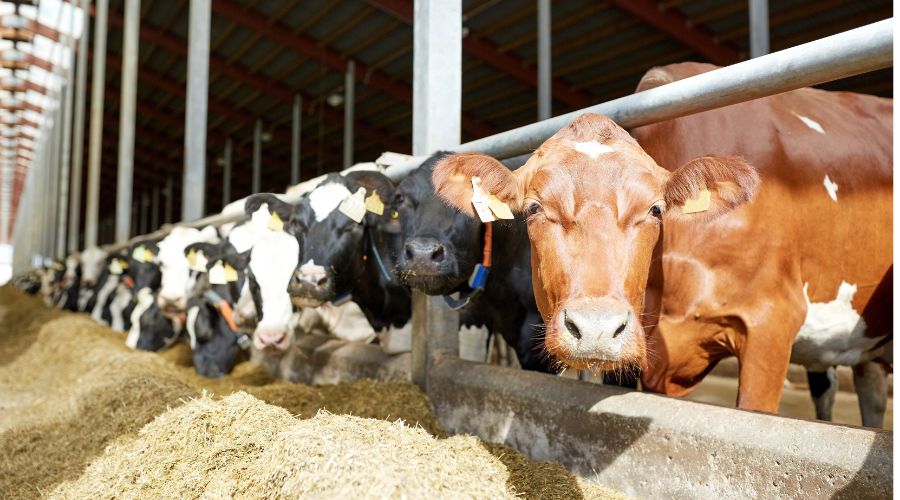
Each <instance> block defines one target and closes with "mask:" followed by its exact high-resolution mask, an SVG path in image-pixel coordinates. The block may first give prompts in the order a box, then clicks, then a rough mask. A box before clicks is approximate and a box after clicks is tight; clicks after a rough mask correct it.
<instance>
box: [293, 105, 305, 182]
mask: <svg viewBox="0 0 900 500" xmlns="http://www.w3.org/2000/svg"><path fill="white" fill-rule="evenodd" d="M302 114H303V98H302V97H300V94H297V95H295V96H294V114H293V117H292V120H291V185H293V184H297V183H299V182H300V127H301V123H300V120H301V117H302Z"/></svg>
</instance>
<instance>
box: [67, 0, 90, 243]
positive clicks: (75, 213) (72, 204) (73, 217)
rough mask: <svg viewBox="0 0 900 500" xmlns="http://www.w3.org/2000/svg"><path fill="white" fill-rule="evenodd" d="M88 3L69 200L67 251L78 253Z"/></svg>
mask: <svg viewBox="0 0 900 500" xmlns="http://www.w3.org/2000/svg"><path fill="white" fill-rule="evenodd" d="M90 3H91V2H90V0H82V1H81V2H80V7H81V9H82V31H81V39H80V40H78V63H77V67H76V72H77V75H76V82H75V115H74V117H73V120H72V121H73V129H72V172H71V177H72V195H71V197H70V199H69V251H70V252H76V251H78V235H79V234H80V232H81V170H82V163H83V161H84V104H85V98H86V97H87V73H88V57H87V56H88V54H87V53H88V41H89V40H88V38H89V37H88V35H89V34H90V23H91V15H90Z"/></svg>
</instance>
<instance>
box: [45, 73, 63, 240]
mask: <svg viewBox="0 0 900 500" xmlns="http://www.w3.org/2000/svg"><path fill="white" fill-rule="evenodd" d="M57 67H58V66H57ZM56 75H57V76H59V73H58V72H57V73H56ZM62 93H63V88H62V87H61V86H60V88H59V89H58V90H57V92H56V96H55V97H56V102H55V106H56V109H55V110H54V112H53V131H52V135H51V137H52V139H53V141H52V142H51V143H50V196H51V199H50V200H48V201H49V204H48V205H49V206H48V208H49V214H48V215H49V216H48V217H45V218H44V220H43V221H42V222H43V224H44V232H45V233H46V234H47V255H48V256H50V257H60V255H58V254H57V253H56V250H57V244H56V238H57V236H58V233H57V232H56V226H57V224H58V223H59V222H60V219H59V201H60V200H59V192H60V181H61V178H60V157H61V156H62V155H61V153H62V107H63V106H62Z"/></svg>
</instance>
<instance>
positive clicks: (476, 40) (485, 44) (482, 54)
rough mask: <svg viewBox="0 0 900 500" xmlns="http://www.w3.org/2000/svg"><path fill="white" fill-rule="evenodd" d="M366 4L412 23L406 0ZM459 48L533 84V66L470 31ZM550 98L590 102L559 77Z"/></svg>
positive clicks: (375, 0)
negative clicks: (530, 66)
mask: <svg viewBox="0 0 900 500" xmlns="http://www.w3.org/2000/svg"><path fill="white" fill-rule="evenodd" d="M365 1H366V2H367V3H369V4H371V5H374V6H375V7H378V8H379V9H381V10H382V11H384V12H387V13H388V14H391V15H393V16H394V17H396V18H398V19H400V20H401V21H404V22H405V23H407V24H412V19H413V5H412V2H409V1H407V0H365ZM462 45H463V50H465V51H466V52H467V53H468V54H470V55H472V56H474V57H477V58H478V59H481V60H482V61H484V62H486V63H488V64H490V65H491V66H493V67H495V68H497V69H499V70H500V71H503V72H504V73H506V74H508V75H510V76H512V77H514V78H516V79H518V80H521V81H523V82H525V83H527V84H528V85H531V86H532V87H537V73H536V72H535V71H534V68H529V67H528V66H527V65H526V63H525V61H523V60H521V59H519V58H518V57H515V56H513V55H511V54H508V53H505V52H502V51H501V50H500V48H499V47H498V46H497V45H496V44H495V43H494V42H491V41H490V40H488V39H487V38H483V37H481V36H479V35H477V34H475V33H473V32H471V31H470V32H469V34H468V36H465V37H463V41H462ZM553 97H554V98H556V99H559V100H560V101H562V102H564V103H566V104H568V105H570V106H572V107H574V108H579V109H580V108H585V107H587V106H590V105H591V104H594V98H593V97H592V96H591V94H589V93H587V92H583V91H579V90H575V89H573V88H572V87H571V86H570V85H569V84H568V83H567V82H566V81H564V80H562V79H561V78H554V79H553Z"/></svg>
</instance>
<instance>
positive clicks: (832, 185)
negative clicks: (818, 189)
mask: <svg viewBox="0 0 900 500" xmlns="http://www.w3.org/2000/svg"><path fill="white" fill-rule="evenodd" d="M823 184H824V185H825V190H826V191H828V196H829V197H830V198H831V199H832V200H834V201H837V191H838V185H837V182H834V181H833V180H831V179H829V178H828V174H825V181H824V182H823Z"/></svg>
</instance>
